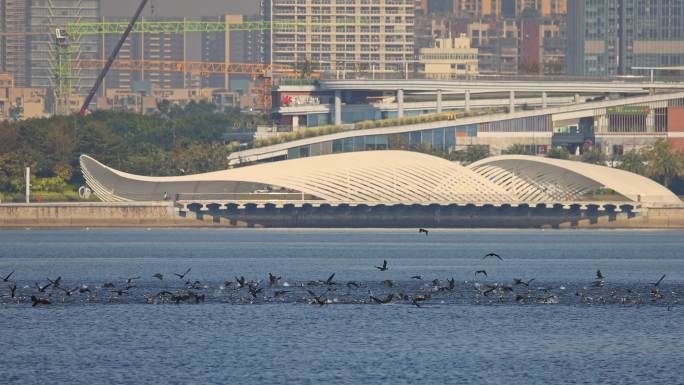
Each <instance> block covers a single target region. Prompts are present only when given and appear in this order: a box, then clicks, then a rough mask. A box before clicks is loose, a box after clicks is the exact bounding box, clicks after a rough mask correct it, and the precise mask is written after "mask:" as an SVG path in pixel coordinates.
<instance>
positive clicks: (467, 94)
mask: <svg viewBox="0 0 684 385" xmlns="http://www.w3.org/2000/svg"><path fill="white" fill-rule="evenodd" d="M465 112H470V90H465Z"/></svg>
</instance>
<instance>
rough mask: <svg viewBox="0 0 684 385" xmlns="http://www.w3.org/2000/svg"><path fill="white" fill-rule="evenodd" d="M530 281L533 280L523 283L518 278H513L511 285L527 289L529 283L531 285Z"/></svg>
mask: <svg viewBox="0 0 684 385" xmlns="http://www.w3.org/2000/svg"><path fill="white" fill-rule="evenodd" d="M532 281H534V278H532V279H530V280H529V281H527V282H525V281H523V280H522V279H520V278H513V284H514V285H523V286H527V287H529V286H530V283H532Z"/></svg>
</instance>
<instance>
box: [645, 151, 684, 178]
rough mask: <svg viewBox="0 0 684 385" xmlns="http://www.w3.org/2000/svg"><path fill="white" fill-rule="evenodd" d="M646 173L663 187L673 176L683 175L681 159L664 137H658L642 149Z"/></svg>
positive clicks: (683, 168)
mask: <svg viewBox="0 0 684 385" xmlns="http://www.w3.org/2000/svg"><path fill="white" fill-rule="evenodd" d="M644 157H645V159H646V173H647V174H648V175H649V176H650V177H651V178H654V179H656V180H658V181H660V182H661V183H662V184H663V185H664V186H665V187H669V186H670V182H671V181H672V179H673V178H677V177H679V176H682V175H684V166H683V165H682V159H681V157H680V156H677V154H676V153H675V152H674V150H673V149H672V145H671V144H670V142H668V141H667V140H666V139H658V140H656V141H655V142H653V144H651V145H650V146H648V147H646V148H645V149H644Z"/></svg>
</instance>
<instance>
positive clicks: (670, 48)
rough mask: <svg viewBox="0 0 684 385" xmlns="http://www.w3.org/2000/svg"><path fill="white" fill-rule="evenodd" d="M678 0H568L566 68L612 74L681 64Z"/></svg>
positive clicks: (683, 33)
mask: <svg viewBox="0 0 684 385" xmlns="http://www.w3.org/2000/svg"><path fill="white" fill-rule="evenodd" d="M682 20H684V2H682V1H681V0H662V1H652V0H574V1H570V2H568V31H567V38H568V46H567V64H568V73H569V74H571V75H582V76H615V75H629V74H633V73H638V72H635V71H634V70H632V67H667V66H680V65H683V64H684V23H682Z"/></svg>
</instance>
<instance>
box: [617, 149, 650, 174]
mask: <svg viewBox="0 0 684 385" xmlns="http://www.w3.org/2000/svg"><path fill="white" fill-rule="evenodd" d="M619 161H620V164H619V165H618V166H617V168H619V169H621V170H625V171H629V172H633V173H635V174H639V175H644V174H645V173H646V165H645V164H644V157H643V156H642V155H641V153H640V152H639V151H636V150H631V151H627V152H625V153H624V154H622V156H621V157H620V159H619Z"/></svg>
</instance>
